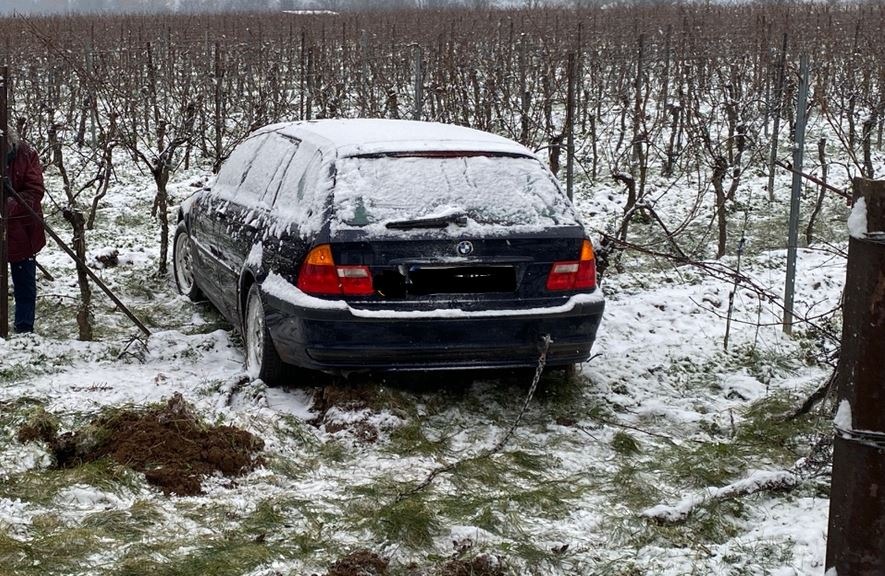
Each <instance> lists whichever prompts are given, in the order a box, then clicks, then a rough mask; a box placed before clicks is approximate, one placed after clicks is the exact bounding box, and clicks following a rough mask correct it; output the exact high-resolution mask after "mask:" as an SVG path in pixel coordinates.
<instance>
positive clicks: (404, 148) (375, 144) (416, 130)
mask: <svg viewBox="0 0 885 576" xmlns="http://www.w3.org/2000/svg"><path fill="white" fill-rule="evenodd" d="M260 132H278V133H280V134H282V135H284V136H290V137H293V138H297V139H299V140H303V141H306V142H310V143H312V144H313V145H315V146H316V147H317V148H319V149H321V150H322V151H323V152H324V153H325V152H333V151H334V153H335V155H336V156H338V157H347V156H361V155H367V154H389V153H396V152H490V153H495V154H514V155H518V156H529V157H535V156H534V154H533V153H532V151H531V150H529V149H528V148H526V147H524V146H522V145H520V144H518V143H516V142H514V141H513V140H509V139H507V138H503V137H501V136H496V135H494V134H489V133H488V132H482V131H480V130H474V129H472V128H464V127H463V126H453V125H451V124H441V123H439V122H417V121H412V120H382V119H362V118H360V119H342V120H308V121H303V122H290V123H284V124H272V125H270V126H267V127H265V128H263V129H262V130H260Z"/></svg>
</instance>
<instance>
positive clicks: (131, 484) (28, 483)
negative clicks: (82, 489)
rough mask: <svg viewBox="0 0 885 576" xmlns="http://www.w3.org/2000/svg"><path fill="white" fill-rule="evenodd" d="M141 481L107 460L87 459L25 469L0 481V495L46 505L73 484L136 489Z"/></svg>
mask: <svg viewBox="0 0 885 576" xmlns="http://www.w3.org/2000/svg"><path fill="white" fill-rule="evenodd" d="M143 482H144V480H143V477H142V476H141V474H137V473H135V472H133V471H132V470H129V469H128V468H126V467H124V466H120V465H119V464H116V463H114V462H112V461H110V460H109V459H106V458H102V459H100V460H96V461H94V462H87V463H85V464H82V465H80V466H77V467H76V468H66V469H62V470H53V469H50V470H46V469H42V470H28V471H26V472H23V473H21V474H16V475H13V476H10V477H8V478H6V479H5V480H4V481H3V482H2V483H0V496H2V497H4V498H10V499H13V500H15V499H19V500H21V501H23V502H32V503H35V504H44V505H45V504H49V503H50V502H52V500H53V499H54V498H55V496H56V495H57V494H58V492H59V491H60V490H62V489H63V488H66V487H68V486H72V485H74V484H87V485H89V486H94V487H96V488H99V489H101V490H106V491H108V492H114V493H120V492H123V491H131V490H134V489H137V488H138V487H139V486H140V485H141V484H142V483H143Z"/></svg>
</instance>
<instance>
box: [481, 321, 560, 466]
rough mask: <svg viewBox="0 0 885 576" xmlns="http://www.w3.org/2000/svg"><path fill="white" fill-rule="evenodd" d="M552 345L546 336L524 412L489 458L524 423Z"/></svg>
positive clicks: (523, 408)
mask: <svg viewBox="0 0 885 576" xmlns="http://www.w3.org/2000/svg"><path fill="white" fill-rule="evenodd" d="M552 343H553V338H551V337H550V334H544V337H543V338H542V339H541V355H540V356H539V357H538V367H537V368H535V377H534V378H533V379H532V385H531V386H529V393H528V394H526V397H525V402H523V404H522V410H520V411H519V415H518V416H517V417H516V420H514V421H513V424H511V426H510V429H509V430H507V433H506V434H504V436H503V437H502V438H501V439H500V440H498V442H497V443H496V444H495V445H494V446H493V447H492V449H491V450H489V452H488V454H486V455H487V456H491V455H492V454H495V453H497V452H500V451H501V449H502V448H504V445H505V444H507V441H508V440H510V437H511V436H513V433H514V432H515V431H516V428H517V427H518V426H519V424H520V422H522V417H523V416H525V413H526V410H528V408H529V404H531V402H532V398H534V396H535V391H537V389H538V383H539V382H540V381H541V375H542V374H543V373H544V367H545V366H546V365H547V352H549V351H550V344H552Z"/></svg>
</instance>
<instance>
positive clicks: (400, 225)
mask: <svg viewBox="0 0 885 576" xmlns="http://www.w3.org/2000/svg"><path fill="white" fill-rule="evenodd" d="M449 224H457V225H458V226H467V216H465V215H464V214H458V213H455V214H446V215H445V216H431V217H429V218H415V219H414V220H396V221H394V222H388V223H387V224H385V226H387V228H390V229H394V230H410V229H412V228H445V227H446V226H448V225H449Z"/></svg>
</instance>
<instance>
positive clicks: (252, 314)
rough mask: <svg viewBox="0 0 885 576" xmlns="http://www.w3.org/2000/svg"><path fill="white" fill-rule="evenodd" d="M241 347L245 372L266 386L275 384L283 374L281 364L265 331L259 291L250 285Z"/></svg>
mask: <svg viewBox="0 0 885 576" xmlns="http://www.w3.org/2000/svg"><path fill="white" fill-rule="evenodd" d="M243 345H244V347H245V349H246V372H247V373H248V374H249V376H251V377H252V378H260V379H261V380H263V381H264V382H265V383H267V384H270V385H272V384H275V383H276V382H277V381H279V379H280V376H282V373H283V362H282V360H280V356H279V354H277V349H276V348H274V344H273V340H272V339H271V336H270V331H269V330H268V329H267V322H266V317H265V314H264V303H263V302H262V300H261V289H260V288H259V286H258V284H252V286H251V287H250V288H249V294H248V296H246V310H245V312H244V314H243Z"/></svg>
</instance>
